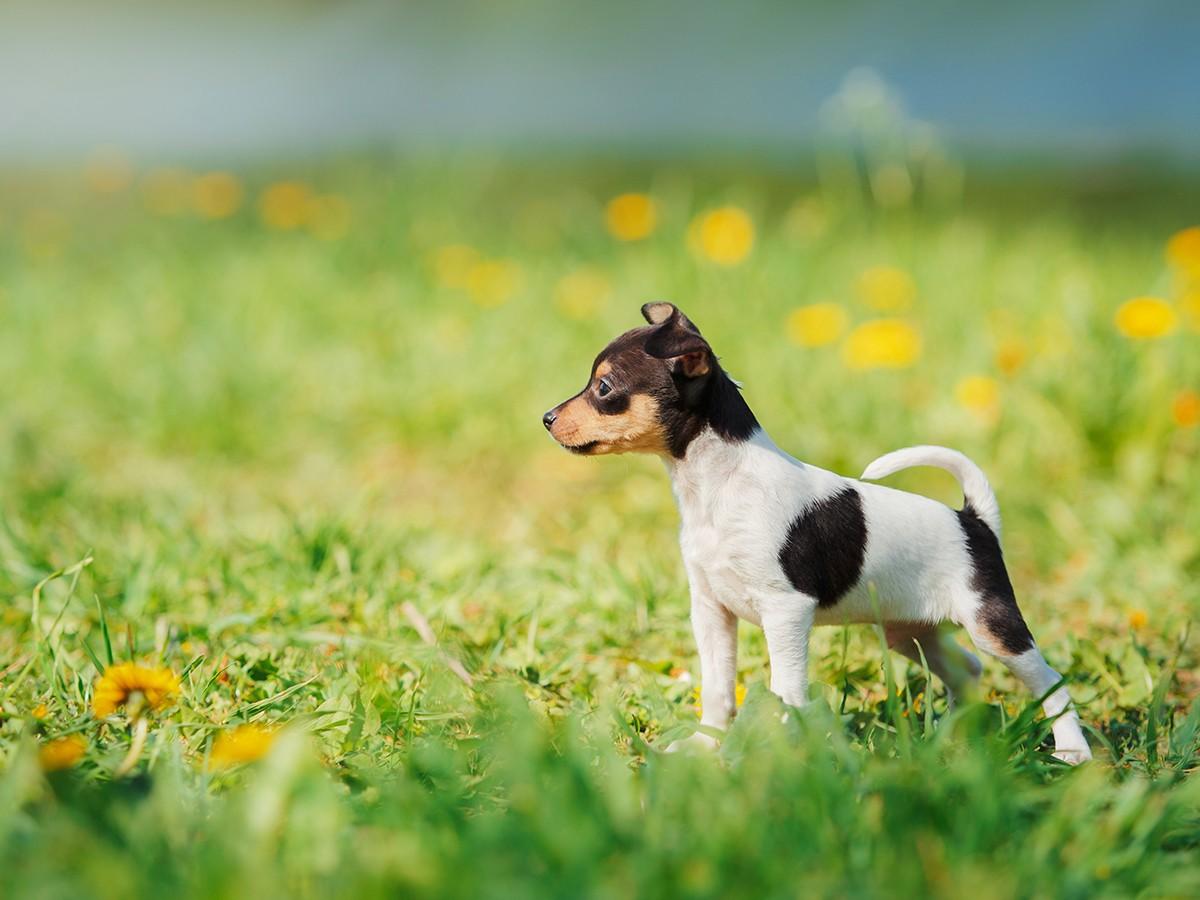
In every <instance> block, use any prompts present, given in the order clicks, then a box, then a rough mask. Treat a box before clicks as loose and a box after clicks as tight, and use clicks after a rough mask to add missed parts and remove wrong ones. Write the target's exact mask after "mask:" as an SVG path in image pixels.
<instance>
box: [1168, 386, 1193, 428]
mask: <svg viewBox="0 0 1200 900" xmlns="http://www.w3.org/2000/svg"><path fill="white" fill-rule="evenodd" d="M1171 418H1172V419H1174V420H1175V424H1176V425H1178V426H1179V427H1180V428H1195V427H1196V426H1197V425H1200V393H1197V392H1196V391H1193V390H1187V389H1184V390H1182V391H1180V392H1179V393H1178V394H1176V395H1175V399H1174V400H1173V401H1172V402H1171Z"/></svg>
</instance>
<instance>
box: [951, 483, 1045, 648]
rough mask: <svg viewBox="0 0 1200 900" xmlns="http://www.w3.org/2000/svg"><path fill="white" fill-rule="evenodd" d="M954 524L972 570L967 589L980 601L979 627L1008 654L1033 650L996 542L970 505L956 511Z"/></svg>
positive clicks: (1030, 637)
mask: <svg viewBox="0 0 1200 900" xmlns="http://www.w3.org/2000/svg"><path fill="white" fill-rule="evenodd" d="M958 521H959V524H960V525H961V526H962V530H963V534H964V535H966V538H967V553H969V554H970V556H971V568H972V569H973V570H974V575H973V576H972V578H971V587H973V588H974V589H975V590H976V591H978V592H979V597H980V600H981V601H982V605H981V606H980V609H979V623H980V624H981V625H982V626H983V628H984V629H985V630H986V631H987V633H988V634H990V635H991V636H992V637H994V638H995V639H996V640H997V641H999V642H1000V645H1001V646H1002V647H1003V648H1004V649H1005V650H1007V651H1008V652H1009V653H1012V654H1017V653H1024V652H1025V651H1026V650H1028V649H1029V648H1030V647H1032V646H1033V635H1032V634H1030V633H1029V628H1028V626H1027V625H1026V624H1025V619H1024V618H1023V617H1022V616H1021V610H1020V609H1018V608H1017V598H1016V595H1015V594H1014V593H1013V587H1012V582H1011V581H1009V578H1008V569H1006V568H1005V566H1004V553H1003V552H1002V551H1001V550H1000V541H998V540H997V539H996V535H995V534H994V533H993V532H992V529H990V528H988V526H987V523H986V522H984V521H983V519H981V518H979V515H978V514H977V513H976V512H975V510H974V509H973V508H972V506H971V504H970V503H968V504H967V505H966V506H964V507H963V508H962V509H960V510H959V511H958Z"/></svg>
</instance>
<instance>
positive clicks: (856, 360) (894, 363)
mask: <svg viewBox="0 0 1200 900" xmlns="http://www.w3.org/2000/svg"><path fill="white" fill-rule="evenodd" d="M920 355H921V334H920V332H918V331H917V329H916V327H915V326H914V325H913V324H912V323H911V322H909V321H907V320H905V319H873V320H871V321H870V322H864V323H863V324H861V325H859V326H858V327H857V328H855V329H854V330H853V331H852V332H850V336H849V337H847V338H846V343H845V344H843V345H842V358H843V359H844V360H845V363H846V365H847V366H849V367H850V368H852V369H880V368H887V369H902V368H905V367H907V366H911V365H912V364H913V363H915V362H916V361H917V359H918V358H919V357H920Z"/></svg>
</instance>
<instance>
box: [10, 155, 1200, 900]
mask: <svg viewBox="0 0 1200 900" xmlns="http://www.w3.org/2000/svg"><path fill="white" fill-rule="evenodd" d="M754 171H755V170H754V168H753V167H751V166H742V167H738V168H733V169H723V168H703V167H694V166H693V167H678V168H676V167H671V166H666V165H660V166H656V167H646V168H640V169H631V170H622V169H619V168H615V167H605V166H594V167H588V168H583V167H573V166H570V165H565V164H563V165H553V166H541V167H535V166H532V165H530V166H512V167H501V166H496V165H489V164H484V163H481V162H470V161H462V162H453V163H440V164H433V163H429V162H425V163H412V162H408V163H405V162H400V161H394V160H387V159H382V158H381V159H374V160H368V161H361V160H359V161H352V162H347V163H341V164H328V165H312V166H305V165H291V166H279V167H275V168H268V167H263V168H261V169H259V170H248V171H244V172H240V173H239V174H238V175H237V176H230V175H224V174H216V175H212V174H210V175H208V176H206V177H203V178H199V179H197V178H196V177H195V175H194V174H189V173H184V172H178V171H162V170H159V171H153V172H141V171H130V170H128V168H127V167H126V166H125V164H124V163H123V162H122V161H121V160H120V159H119V158H113V159H102V160H99V161H97V162H96V163H95V164H93V166H92V167H91V169H90V170H88V171H87V172H81V173H69V172H68V173H63V172H60V173H56V174H43V173H38V172H23V173H13V174H11V175H9V176H5V177H4V178H3V179H2V181H3V184H2V188H0V190H2V196H3V197H4V198H5V201H4V206H3V207H0V397H2V398H3V406H2V407H0V596H2V597H3V604H2V606H0V674H2V676H3V680H2V682H0V896H12V897H18V896H21V897H24V896H28V897H35V896H36V897H71V898H78V897H113V898H118V897H119V898H127V897H134V896H168V895H169V896H175V897H180V898H182V897H201V896H215V897H235V896H253V897H259V898H264V897H274V896H290V897H297V896H298V897H315V896H323V895H341V896H353V897H365V896H376V895H380V896H382V895H388V896H396V895H422V896H430V895H438V896H462V897H481V896H482V897H505V898H508V897H540V896H545V897H569V896H604V897H609V896H612V897H629V896H646V897H653V896H672V895H676V896H689V897H706V896H718V895H723V896H731V895H733V896H746V897H762V896H829V897H844V896H855V897H872V896H885V895H886V896H892V897H895V896H912V895H921V896H934V897H951V896H954V897H959V896H961V895H962V894H963V892H964V890H969V891H970V893H971V895H972V896H973V897H976V898H979V900H984V898H993V897H995V898H1007V897H1046V898H1084V897H1087V898H1093V897H1110V896H1111V897H1129V896H1146V897H1186V896H1196V895H1197V894H1200V779H1198V778H1197V777H1196V775H1195V774H1194V771H1195V769H1196V767H1197V763H1198V760H1200V703H1198V702H1197V697H1198V695H1200V676H1198V674H1197V667H1198V666H1200V651H1198V645H1197V641H1196V638H1195V636H1194V634H1193V635H1192V636H1191V637H1189V630H1188V629H1189V623H1190V621H1191V619H1192V618H1193V617H1194V615H1195V610H1196V609H1197V605H1198V603H1200V586H1198V580H1197V575H1198V574H1200V479H1198V477H1197V457H1198V453H1200V428H1198V427H1197V422H1198V421H1200V396H1198V395H1197V394H1196V391H1197V389H1200V352H1198V350H1200V271H1197V270H1198V269H1200V249H1196V248H1195V247H1194V246H1192V245H1190V244H1189V243H1188V240H1189V238H1187V236H1186V234H1185V236H1184V237H1183V238H1182V239H1177V240H1176V241H1174V242H1173V243H1171V244H1170V245H1168V241H1169V240H1170V239H1171V236H1172V235H1173V234H1177V233H1178V232H1180V230H1181V229H1184V228H1185V227H1188V226H1195V225H1197V224H1198V223H1197V222H1196V221H1195V218H1196V210H1197V209H1200V197H1198V196H1197V195H1196V194H1195V192H1194V191H1191V192H1190V193H1189V191H1188V189H1186V188H1185V187H1183V186H1180V185H1174V184H1169V183H1167V184H1159V185H1152V184H1148V185H1145V186H1141V187H1138V188H1137V189H1136V190H1129V191H1125V192H1117V191H1112V190H1108V189H1106V187H1105V184H1103V183H1100V184H1094V183H1093V184H1090V185H1087V186H1084V187H1082V188H1079V189H1074V188H1069V187H1065V186H1063V182H1064V179H1059V178H1054V177H1048V178H1046V179H1044V180H1042V181H1039V182H1033V181H1029V182H1021V183H1015V184H1014V183H1009V182H1000V183H997V184H993V185H991V186H989V185H987V184H980V183H977V182H974V181H971V180H968V182H967V191H966V194H965V196H964V197H963V198H961V199H957V200H952V199H942V200H941V201H940V202H939V203H937V204H934V203H932V202H928V203H926V202H923V201H922V200H921V198H920V197H918V198H917V202H915V203H914V204H912V205H909V206H903V207H901V208H898V209H890V210H888V211H881V210H876V209H873V208H871V207H870V206H868V205H866V204H865V203H862V202H856V201H854V200H853V198H851V197H850V196H848V195H846V194H845V193H841V192H834V191H832V190H824V191H822V190H818V189H816V188H814V186H813V184H812V183H809V182H806V181H803V180H793V179H791V178H790V177H788V176H785V175H763V174H754ZM629 191H635V192H638V194H639V196H637V197H634V198H632V199H627V200H626V201H623V202H622V203H620V204H617V205H615V206H608V205H607V204H609V201H610V199H611V198H613V197H615V196H617V195H619V194H621V193H622V192H629ZM642 194H645V195H646V196H642ZM714 210H718V211H719V212H717V214H716V215H715V216H713V215H710V213H711V212H712V211H714ZM614 232H615V234H614ZM621 237H625V238H637V239H636V240H634V239H631V240H622V239H620V238H621ZM1168 247H1169V248H1170V249H1169V252H1168ZM1193 279H1195V280H1194V281H1193ZM1137 297H1150V298H1159V299H1151V300H1147V301H1143V302H1140V303H1138V304H1134V305H1132V306H1129V305H1124V304H1126V302H1127V301H1129V300H1131V299H1132V298H1137ZM654 298H669V299H671V300H673V301H675V302H676V303H678V304H679V305H680V306H681V307H682V308H683V309H684V310H685V311H686V312H687V313H688V314H689V315H690V316H691V317H692V318H693V319H695V321H696V322H697V323H698V324H699V325H700V327H701V328H703V329H704V331H705V333H706V335H707V336H708V337H709V339H710V340H711V342H712V343H713V345H714V347H715V348H716V349H717V351H718V352H719V353H720V354H721V355H722V357H723V360H724V363H725V365H726V367H727V368H728V369H729V370H730V371H731V372H732V373H733V374H734V375H735V376H736V377H738V378H739V379H740V380H742V381H743V382H744V384H745V393H746V396H747V397H748V399H749V401H750V403H751V405H752V406H753V408H754V409H755V411H756V413H757V414H758V417H759V419H760V420H761V421H762V422H763V423H764V425H765V426H766V428H767V429H768V430H769V431H770V432H771V433H772V435H773V437H774V438H775V439H776V441H777V442H778V443H779V444H780V445H781V446H783V447H784V448H786V449H788V450H789V451H791V452H792V453H794V454H795V455H796V456H798V457H800V458H802V459H805V460H807V461H810V462H813V463H815V464H817V465H820V466H823V467H826V468H832V469H835V470H837V471H841V472H844V473H847V474H857V473H858V472H860V471H861V470H862V468H863V466H864V465H865V464H866V463H867V462H869V461H870V460H872V459H874V458H875V457H876V456H879V455H880V454H882V453H883V452H885V451H888V450H891V449H894V448H897V447H901V446H905V445H909V444H913V443H940V444H947V445H950V446H954V447H958V448H960V449H962V450H963V451H965V452H967V453H968V454H969V455H970V456H972V457H973V458H974V459H975V460H977V461H978V462H979V463H980V465H981V466H982V467H983V468H984V470H985V471H986V472H987V473H988V475H989V476H990V478H991V479H992V482H993V484H994V485H995V487H996V489H997V492H998V495H999V497H1000V502H1001V506H1002V509H1003V512H1004V517H1005V540H1006V553H1007V557H1008V560H1009V565H1010V569H1011V571H1012V575H1013V579H1014V582H1015V585H1016V588H1017V593H1018V597H1019V599H1020V600H1021V603H1022V606H1023V609H1024V611H1025V614H1026V617H1027V618H1028V620H1029V622H1030V624H1031V627H1032V629H1033V631H1034V634H1035V635H1036V636H1037V638H1038V640H1039V643H1041V645H1042V646H1043V649H1044V650H1045V652H1046V655H1047V656H1048V658H1049V660H1050V662H1051V664H1053V665H1054V666H1055V667H1056V668H1058V669H1059V670H1060V671H1062V672H1063V673H1064V674H1065V676H1066V677H1067V678H1068V679H1069V681H1070V684H1071V688H1072V691H1073V693H1074V695H1075V698H1076V700H1077V702H1078V704H1079V707H1080V712H1081V715H1082V717H1083V719H1084V722H1085V726H1086V728H1087V729H1088V731H1089V735H1090V737H1091V739H1092V741H1093V746H1094V748H1095V749H1096V752H1097V760H1096V762H1094V763H1093V764H1090V765H1087V766H1084V767H1081V768H1079V769H1075V770H1072V769H1068V768H1066V767H1064V766H1062V765H1060V764H1058V763H1057V761H1055V760H1053V759H1052V758H1051V757H1050V756H1049V748H1050V745H1049V743H1048V741H1047V737H1048V733H1049V725H1048V723H1046V722H1045V721H1043V720H1042V719H1041V716H1040V713H1039V712H1038V709H1037V705H1036V703H1035V702H1034V698H1031V697H1029V696H1027V695H1025V694H1023V693H1022V692H1021V691H1020V690H1019V688H1018V687H1017V685H1016V684H1015V682H1014V681H1013V679H1012V678H1010V677H1009V676H1008V675H1007V674H1006V673H1004V672H1002V671H1001V670H1000V669H999V667H997V666H995V665H994V664H991V663H989V664H988V665H987V668H986V671H985V674H984V680H983V683H982V688H981V690H980V693H979V696H977V697H975V698H973V700H971V702H967V703H964V704H963V705H961V706H960V707H959V708H958V709H956V710H955V711H953V712H949V711H948V710H947V708H946V704H945V697H944V693H943V691H942V689H941V686H940V684H937V683H930V682H928V681H927V679H926V676H925V674H924V673H923V672H922V671H921V669H920V668H919V667H917V666H915V665H911V664H908V663H906V662H905V661H903V660H900V659H898V658H891V659H889V658H887V657H886V655H885V653H884V652H883V651H882V650H881V647H880V640H879V637H878V635H877V633H876V632H875V630H874V629H869V628H850V629H827V630H824V631H821V632H819V633H818V635H817V637H816V639H815V645H814V652H813V660H814V663H813V672H812V675H813V681H814V685H813V702H812V704H811V705H810V706H809V707H808V708H807V709H806V711H805V713H804V714H803V715H802V716H799V717H797V716H793V717H791V720H790V721H789V723H788V724H787V725H781V724H780V723H779V717H778V716H777V715H775V714H774V713H776V712H777V711H778V709H777V706H776V703H775V700H774V698H773V697H772V696H771V695H770V694H769V692H768V691H767V690H766V683H767V659H766V653H765V647H764V644H763V640H762V637H761V634H760V633H758V632H757V631H756V630H754V629H751V628H749V627H747V626H743V628H742V630H741V636H740V640H741V644H740V649H741V656H740V661H739V681H740V682H741V683H742V684H743V685H744V686H745V688H746V690H745V703H744V706H743V709H742V713H741V715H740V716H739V717H738V719H737V720H736V723H735V725H734V727H733V729H732V730H731V732H730V733H729V735H728V737H727V739H726V741H725V743H724V746H723V748H722V751H721V754H720V757H719V758H685V757H677V756H670V757H667V756H664V755H662V754H661V753H660V752H658V751H659V750H660V749H661V748H662V747H663V746H665V744H666V743H668V742H669V741H670V740H672V739H673V738H675V737H679V736H681V735H686V734H687V733H688V732H689V731H690V730H691V729H693V728H694V727H695V725H696V723H697V710H696V702H697V700H696V696H695V689H696V683H695V678H696V676H697V666H696V661H695V658H694V655H693V654H694V651H693V646H692V640H691V635H690V629H689V626H688V622H687V606H688V601H687V589H686V583H685V579H684V576H683V571H682V566H681V563H680V561H679V558H678V551H677V547H676V545H675V535H676V528H677V518H676V512H675V509H674V506H673V502H672V499H671V495H670V491H669V486H668V483H667V479H666V476H665V475H664V473H663V471H662V467H661V465H660V464H659V463H657V462H656V461H654V460H649V459H641V458H606V459H599V460H597V459H580V458H575V457H571V456H570V455H568V454H566V453H564V452H563V451H561V450H559V449H557V448H556V447H555V446H553V445H552V443H551V442H550V441H549V439H548V438H547V436H546V434H545V433H544V431H543V429H542V427H541V424H540V422H539V417H540V414H541V412H542V411H543V410H545V409H547V408H549V407H550V406H552V405H553V404H554V403H556V402H558V401H559V400H561V399H563V398H565V397H567V396H569V395H570V394H572V393H574V392H575V391H576V390H578V388H579V387H580V386H581V385H582V383H583V381H584V380H585V378H586V376H587V373H588V367H589V364H590V362H591V360H592V357H593V356H594V354H595V353H596V351H597V350H598V349H599V348H600V347H601V346H603V344H604V343H605V342H607V340H608V339H609V338H610V337H612V336H613V335H615V334H616V333H617V332H619V331H621V330H624V329H626V328H629V327H632V326H634V325H635V324H638V323H639V318H638V308H639V306H640V304H641V303H643V302H645V301H646V300H649V299H654ZM817 304H820V305H817ZM797 310H802V311H801V312H799V313H797V312H796V311H797ZM878 319H884V320H885V321H886V322H888V323H890V324H887V325H885V326H882V328H881V327H880V326H879V325H878V323H877V322H876V320H878ZM864 326H865V327H864ZM894 482H895V484H897V485H898V486H901V487H905V488H908V489H911V490H915V491H920V492H924V493H928V494H930V495H932V496H936V497H938V498H940V499H943V500H945V501H947V502H950V503H952V504H954V505H956V506H957V505H958V502H959V497H958V495H957V493H956V489H955V486H954V485H953V483H952V481H951V480H950V478H949V476H947V475H945V474H944V473H937V472H929V471H912V472H908V473H903V475H902V476H899V477H897V478H896V479H894ZM960 639H961V640H964V641H965V640H966V639H965V637H964V636H960ZM131 662H133V663H137V664H139V665H140V666H142V667H144V669H142V670H130V669H128V668H124V669H122V668H115V667H116V666H120V665H121V664H123V663H131ZM106 670H108V671H109V673H110V674H109V679H108V680H107V681H106V682H100V686H101V690H100V691H97V690H96V686H97V684H98V679H100V677H101V675H102V673H103V672H104V671H106ZM162 670H166V671H162ZM147 673H153V675H152V676H151V675H150V674H147ZM122 679H124V680H122ZM138 686H141V687H142V691H141V696H142V698H144V699H145V700H146V701H149V703H148V708H147V704H143V705H142V707H141V708H139V699H138V697H136V696H128V695H129V694H130V693H131V690H132V688H136V687H138ZM155 688H157V692H156V691H155V690H154V689H155ZM101 698H106V699H103V700H102V702H101V707H102V708H100V709H97V708H96V703H97V700H98V699H101ZM122 703H124V704H125V705H124V706H121V705H120V704H122ZM105 704H107V706H106V705H105ZM113 707H118V708H116V710H115V712H112V714H111V715H105V713H107V712H109V711H110V710H111V709H112V708H113ZM98 713H99V715H98ZM143 737H144V744H142V739H143ZM131 750H132V751H133V752H131Z"/></svg>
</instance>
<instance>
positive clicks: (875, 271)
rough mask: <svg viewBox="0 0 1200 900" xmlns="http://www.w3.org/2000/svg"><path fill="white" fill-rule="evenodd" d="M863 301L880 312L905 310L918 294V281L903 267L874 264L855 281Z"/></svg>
mask: <svg viewBox="0 0 1200 900" xmlns="http://www.w3.org/2000/svg"><path fill="white" fill-rule="evenodd" d="M855 288H856V289H857V291H858V295H859V297H861V298H862V300H863V302H864V303H866V304H867V306H869V307H871V308H872V309H877V310H879V311H880V312H904V311H905V310H906V309H909V308H910V307H911V306H912V304H913V300H914V299H915V298H916V296H917V283H916V282H915V281H913V277H912V276H911V275H909V274H908V273H907V272H905V271H904V270H903V269H898V268H896V267H895V266H872V267H871V268H869V269H867V270H866V271H865V272H863V273H862V274H861V275H859V276H858V280H857V281H856V282H855Z"/></svg>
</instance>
